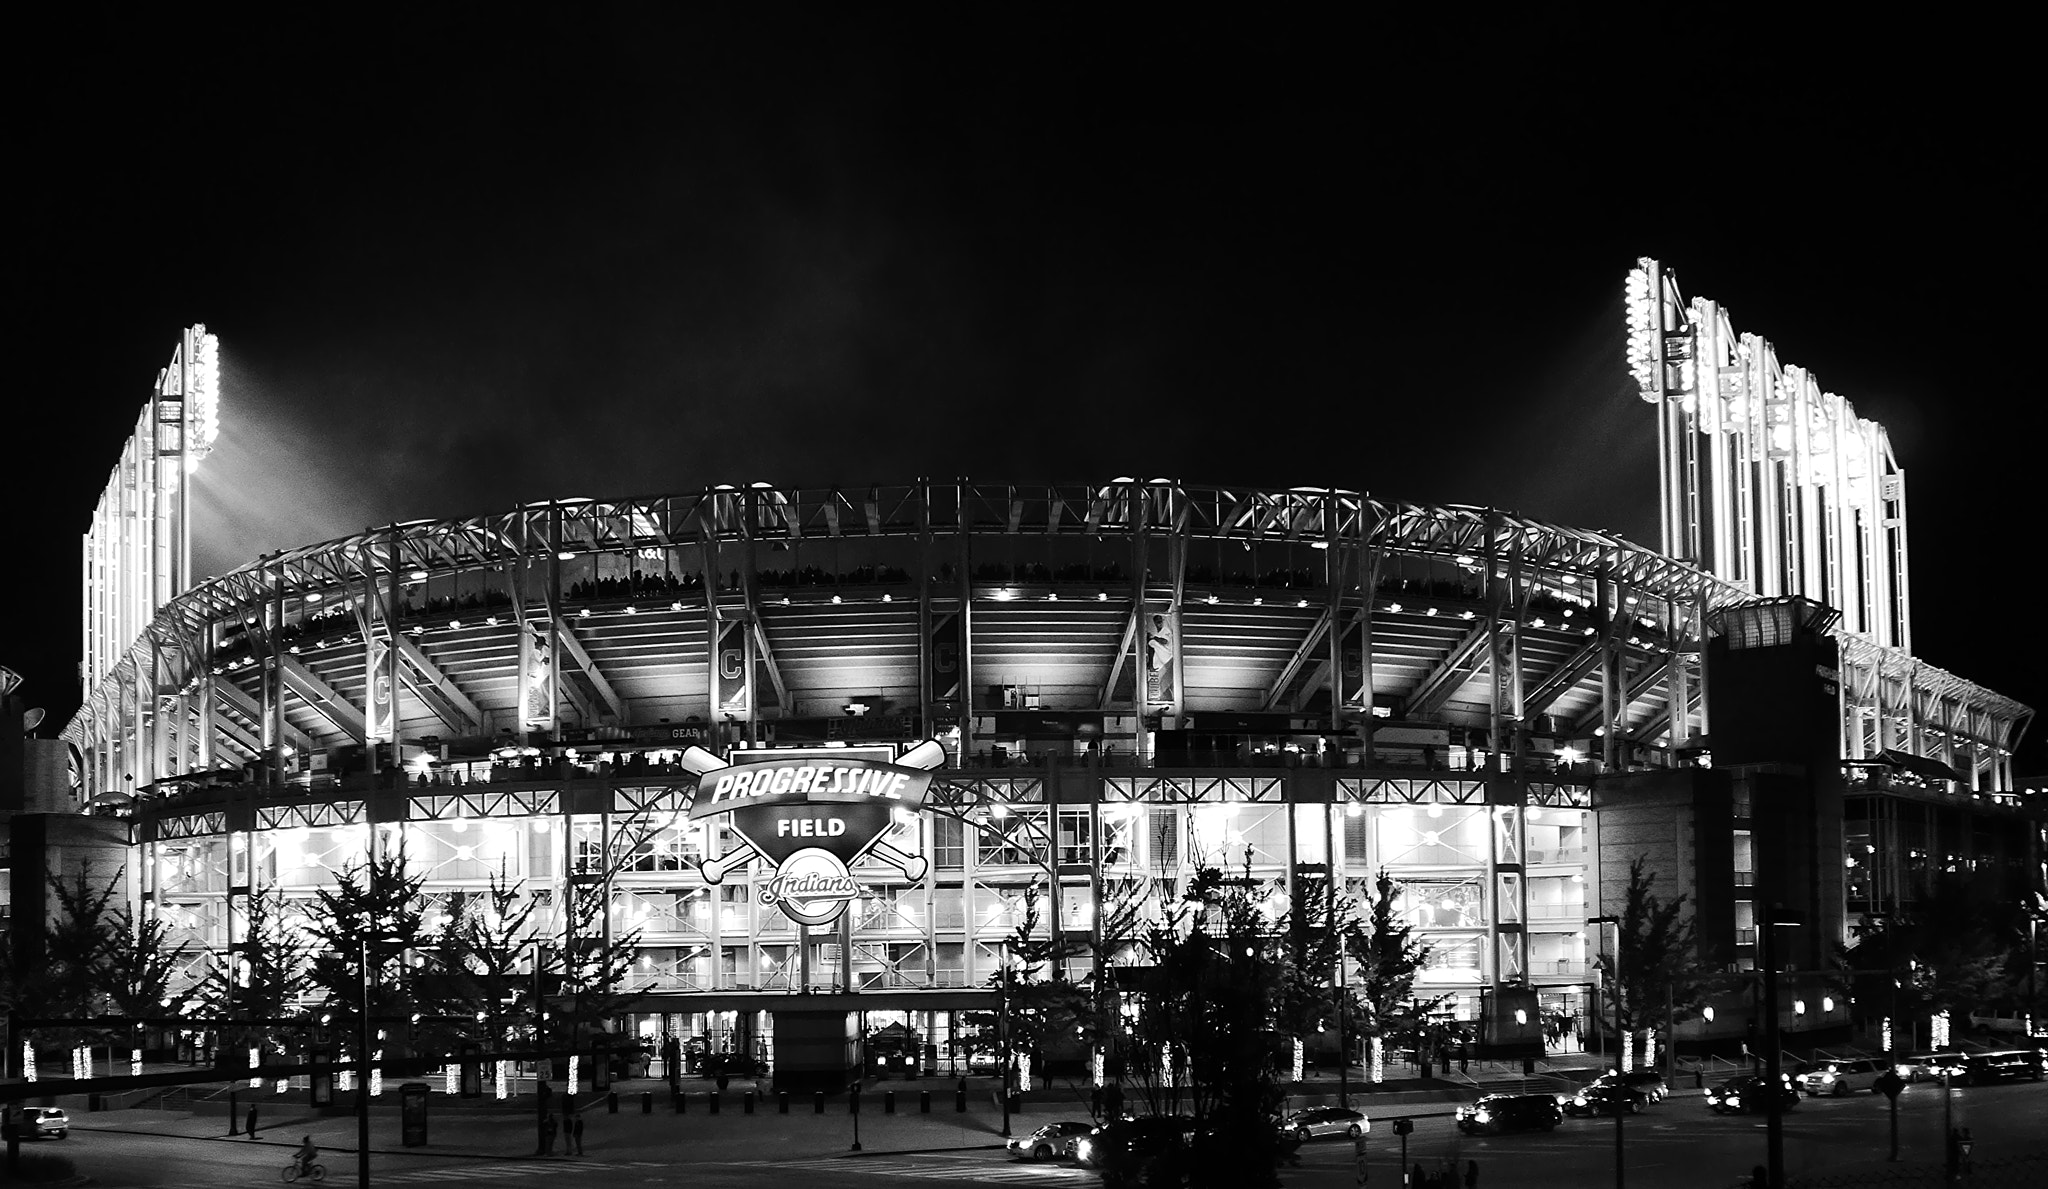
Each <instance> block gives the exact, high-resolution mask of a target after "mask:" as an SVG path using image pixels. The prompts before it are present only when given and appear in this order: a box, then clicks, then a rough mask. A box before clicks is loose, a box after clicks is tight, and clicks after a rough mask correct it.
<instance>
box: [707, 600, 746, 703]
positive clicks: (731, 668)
mask: <svg viewBox="0 0 2048 1189" xmlns="http://www.w3.org/2000/svg"><path fill="white" fill-rule="evenodd" d="M747 654H748V642H747V624H746V621H745V620H743V619H729V620H723V621H721V622H720V623H719V625H718V650H717V653H716V655H715V656H714V657H713V658H712V663H714V664H716V665H717V666H718V709H719V712H720V713H722V714H730V715H733V716H735V717H741V716H750V715H751V714H752V713H753V706H754V666H753V665H751V664H748V663H747Z"/></svg>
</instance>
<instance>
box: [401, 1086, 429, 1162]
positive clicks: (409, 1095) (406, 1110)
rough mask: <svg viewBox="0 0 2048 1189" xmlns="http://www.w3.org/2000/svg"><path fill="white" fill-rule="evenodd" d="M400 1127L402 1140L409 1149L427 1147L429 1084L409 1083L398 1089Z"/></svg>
mask: <svg viewBox="0 0 2048 1189" xmlns="http://www.w3.org/2000/svg"><path fill="white" fill-rule="evenodd" d="M398 1127H399V1136H400V1139H401V1140H402V1141H403V1142H404V1144H405V1146H406V1147H408V1148H418V1147H423V1146H425V1144H426V1142H427V1084H426V1083H425V1082H407V1083H405V1084H404V1085H402V1086H400V1087H399V1088H398Z"/></svg>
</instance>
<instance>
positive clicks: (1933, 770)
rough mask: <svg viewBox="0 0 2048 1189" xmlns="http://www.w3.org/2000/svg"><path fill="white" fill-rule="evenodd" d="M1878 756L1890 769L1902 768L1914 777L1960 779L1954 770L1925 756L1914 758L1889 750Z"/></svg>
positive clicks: (1911, 755)
mask: <svg viewBox="0 0 2048 1189" xmlns="http://www.w3.org/2000/svg"><path fill="white" fill-rule="evenodd" d="M1878 755H1879V757H1880V758H1881V759H1883V760H1884V762H1885V763H1887V764H1890V765H1891V766H1892V767H1894V768H1902V769H1904V770H1905V771H1907V772H1911V773H1912V774H1913V775H1915V776H1924V777H1926V778H1927V779H1929V780H1961V779H1962V777H1961V776H1960V775H1958V774H1957V772H1956V770H1955V769H1954V768H1951V767H1949V766H1948V765H1947V764H1944V763H1942V762H1941V761H1940V760H1930V759H1928V758H1927V757H1926V756H1916V755H1914V754H1912V753H1911V752H1905V751H1893V750H1892V749H1890V748H1886V749H1885V750H1884V751H1882V752H1879V753H1878Z"/></svg>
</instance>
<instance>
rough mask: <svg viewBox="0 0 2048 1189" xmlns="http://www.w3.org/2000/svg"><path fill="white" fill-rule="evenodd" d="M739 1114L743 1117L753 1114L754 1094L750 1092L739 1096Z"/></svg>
mask: <svg viewBox="0 0 2048 1189" xmlns="http://www.w3.org/2000/svg"><path fill="white" fill-rule="evenodd" d="M740 1113H741V1114H743V1115H751V1114H753V1113H754V1092H753V1091H752V1090H749V1091H747V1092H746V1093H744V1094H742V1095H740Z"/></svg>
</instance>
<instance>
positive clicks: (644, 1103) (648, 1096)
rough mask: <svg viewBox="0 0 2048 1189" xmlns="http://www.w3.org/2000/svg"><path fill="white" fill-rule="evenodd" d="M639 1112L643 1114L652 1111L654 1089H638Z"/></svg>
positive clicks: (648, 1113)
mask: <svg viewBox="0 0 2048 1189" xmlns="http://www.w3.org/2000/svg"><path fill="white" fill-rule="evenodd" d="M640 1113H641V1114H643V1115H651V1114H653V1113H654V1091H652V1090H642V1091H640Z"/></svg>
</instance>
